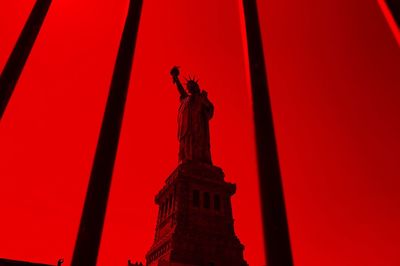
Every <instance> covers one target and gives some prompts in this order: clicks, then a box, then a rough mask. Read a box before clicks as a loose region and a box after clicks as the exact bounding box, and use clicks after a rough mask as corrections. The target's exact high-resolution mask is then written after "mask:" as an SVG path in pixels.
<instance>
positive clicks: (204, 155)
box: [170, 67, 214, 164]
mask: <svg viewBox="0 0 400 266" xmlns="http://www.w3.org/2000/svg"><path fill="white" fill-rule="evenodd" d="M170 73H171V76H172V81H173V83H174V84H175V85H176V87H177V88H178V91H179V94H180V106H179V110H178V140H179V156H178V158H179V163H185V162H202V163H207V164H212V163H211V152H210V130H209V125H208V121H209V120H210V119H211V118H212V116H213V113H214V106H213V104H212V103H211V102H210V101H209V100H208V97H207V92H206V91H204V90H200V87H199V84H198V81H197V80H195V79H192V78H189V79H188V80H187V82H186V90H185V89H184V88H183V86H182V83H181V81H180V80H179V78H178V76H179V69H178V67H173V68H172V69H171V72H170Z"/></svg>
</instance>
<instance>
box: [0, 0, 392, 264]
mask: <svg viewBox="0 0 400 266" xmlns="http://www.w3.org/2000/svg"><path fill="white" fill-rule="evenodd" d="M33 4H34V1H33V0H14V1H2V2H1V3H0V40H1V41H0V68H3V66H4V64H5V62H6V60H7V57H8V55H9V54H10V52H11V50H12V48H13V46H14V44H15V41H16V39H17V38H18V35H19V33H20V31H21V29H22V27H23V24H24V23H25V21H26V19H27V16H28V15H29V12H30V11H31V9H32V6H33ZM127 6H128V1H127V0H123V1H122V0H121V1H100V0H97V1H95V0H90V1H89V0H88V1H78V0H55V1H53V3H52V5H51V7H50V10H49V13H48V15H47V17H46V20H45V22H44V24H43V27H42V30H41V32H40V35H39V36H38V39H37V41H36V43H35V46H34V48H33V50H32V53H31V55H30V57H29V60H28V62H27V64H26V66H25V68H24V71H23V73H22V76H21V78H20V80H19V82H18V85H17V87H16V89H15V92H14V95H13V97H12V98H11V101H10V103H9V105H8V109H7V111H6V113H5V114H4V117H3V119H2V121H1V123H0V177H1V178H0V213H1V219H0V238H1V239H2V241H0V257H6V258H12V259H21V260H29V261H38V262H43V263H53V264H54V263H55V262H56V260H57V259H58V258H59V257H64V258H65V260H66V264H67V265H68V264H69V263H70V259H71V255H72V251H73V247H74V242H75V238H76V233H77V228H78V225H79V219H80V214H81V208H82V205H83V199H84V195H85V192H86V186H87V182H88V178H89V174H90V169H91V163H92V160H93V156H94V150H95V146H96V142H97V136H98V133H99V129H100V123H101V119H102V114H103V111H104V104H105V101H106V97H107V93H108V89H109V84H110V80H111V75H112V70H113V64H114V62H115V57H116V53H117V49H118V45H119V40H120V36H121V33H122V27H123V24H124V20H125V16H126V12H127ZM259 9H260V20H261V26H262V31H263V37H264V48H265V54H266V63H267V71H268V79H269V84H270V91H271V98H272V107H273V112H274V119H275V129H276V134H277V141H278V149H279V156H280V162H281V168H282V175H283V182H284V189H285V197H286V203H287V211H288V219H289V228H290V234H291V241H292V247H293V255H294V260H295V265H296V266H314V265H315V266H320V265H325V266H336V265H351V266H358V265H359V266H364V265H385V266H396V265H399V264H400V257H399V255H398V250H400V230H398V225H399V224H400V212H399V211H398V210H399V206H400V196H399V194H398V190H399V187H400V179H399V177H400V170H399V168H398V167H397V166H398V161H399V159H398V158H399V155H398V151H399V150H400V140H399V136H400V123H399V122H398V120H399V118H398V117H399V115H400V91H399V88H400V76H399V75H398V69H399V68H400V50H399V46H398V44H397V43H396V40H395V38H394V36H393V33H392V31H391V30H390V28H389V26H388V24H387V21H386V19H385V18H384V16H383V14H382V12H381V9H380V8H379V5H378V3H377V1H375V0H369V1H361V0H358V1H345V0H336V1H316V0H304V1H293V0H291V1H288V0H283V1H270V0H268V1H267V0H266V1H259ZM241 34H242V32H241V26H240V16H239V8H238V1H237V0H231V1H228V0H221V1H211V0H208V1H184V0H172V1H145V3H144V6H143V12H142V19H141V23H140V30H139V34H138V40H137V45H136V53H135V58H134V65H133V70H132V78H131V84H130V88H129V93H128V100H127V106H126V111H125V117H124V123H123V128H122V135H121V140H120V147H119V151H118V156H117V161H116V166H115V171H114V177H113V183H112V190H111V194H110V200H109V205H108V210H107V217H106V223H105V228H104V233H103V238H102V243H101V249H100V254H99V263H98V265H99V266H109V265H126V261H127V259H128V258H130V259H132V260H133V261H135V260H142V261H144V254H145V253H146V251H147V250H148V248H149V247H150V245H151V242H152V240H153V237H154V229H155V221H156V213H157V209H156V205H155V204H154V202H153V199H154V195H155V194H156V193H157V192H158V190H159V189H160V188H161V186H162V184H163V182H164V180H165V178H166V177H167V176H168V175H169V173H170V172H172V170H173V169H174V168H175V167H176V164H177V148H178V143H177V140H176V114H177V108H178V93H177V91H176V90H175V88H174V87H173V85H172V83H171V78H170V76H169V69H170V67H171V66H173V65H175V64H177V65H180V66H181V67H182V72H183V73H182V74H183V76H185V75H188V74H192V75H193V74H195V75H196V76H197V77H198V78H199V79H200V86H201V87H202V88H203V89H205V90H207V91H208V93H209V98H210V99H211V100H212V101H213V102H214V104H215V106H216V111H215V117H214V118H213V120H212V121H211V125H210V126H211V145H212V154H213V161H214V163H215V164H216V165H218V166H220V167H222V168H223V169H224V171H225V173H226V179H227V180H228V181H230V182H234V183H236V184H237V193H236V195H235V196H234V197H233V208H234V209H233V211H234V217H235V229H236V232H237V235H238V236H239V238H240V240H241V241H242V243H244V244H245V246H246V250H245V258H246V259H247V261H248V262H249V264H250V265H252V266H253V265H254V266H257V265H260V266H261V265H264V256H263V255H262V250H263V247H262V245H263V244H262V237H261V222H260V212H259V202H258V188H257V176H256V165H255V155H254V143H253V141H254V139H253V128H252V115H251V105H250V97H249V89H248V87H247V82H246V76H245V73H246V71H245V70H246V68H245V58H246V55H245V54H244V50H243V43H242V35H241Z"/></svg>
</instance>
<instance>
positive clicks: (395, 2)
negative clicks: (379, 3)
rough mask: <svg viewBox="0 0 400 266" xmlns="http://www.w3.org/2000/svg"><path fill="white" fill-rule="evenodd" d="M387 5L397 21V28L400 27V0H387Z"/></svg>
mask: <svg viewBox="0 0 400 266" xmlns="http://www.w3.org/2000/svg"><path fill="white" fill-rule="evenodd" d="M385 2H386V4H387V6H388V7H389V9H390V12H391V13H392V16H393V19H394V21H396V24H397V28H400V1H399V0H385Z"/></svg>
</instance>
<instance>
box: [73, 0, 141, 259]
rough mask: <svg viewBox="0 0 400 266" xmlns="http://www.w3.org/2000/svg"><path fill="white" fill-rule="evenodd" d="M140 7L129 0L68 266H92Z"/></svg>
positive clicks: (96, 250)
mask: <svg viewBox="0 0 400 266" xmlns="http://www.w3.org/2000/svg"><path fill="white" fill-rule="evenodd" d="M141 8H142V0H130V2H129V9H128V15H127V18H126V22H125V26H124V30H123V33H122V38H121V42H120V46H119V50H118V55H117V60H116V64H115V67H114V72H113V76H112V81H111V86H110V91H109V95H108V99H107V104H106V109H105V113H104V117H103V122H102V126H101V131H100V136H99V140H98V143H97V148H96V154H95V158H94V162H93V167H92V172H91V175H90V179H89V185H88V190H87V193H86V199H85V203H84V207H83V213H82V217H81V222H80V226H79V232H78V236H77V240H76V243H75V249H74V254H73V257H72V263H71V265H72V266H96V262H97V257H98V252H99V247H100V241H101V235H102V231H103V225H104V219H105V214H106V208H107V201H108V195H109V192H110V186H111V179H112V174H113V169H114V163H115V158H116V154H117V149H118V142H119V136H120V131H121V125H122V119H123V114H124V107H125V102H126V96H127V93H128V87H129V81H130V75H131V70H132V62H133V55H134V52H135V43H136V36H137V32H138V27H139V21H140V13H141Z"/></svg>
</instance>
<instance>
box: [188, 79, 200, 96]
mask: <svg viewBox="0 0 400 266" xmlns="http://www.w3.org/2000/svg"><path fill="white" fill-rule="evenodd" d="M197 82H198V80H195V79H194V78H191V77H189V79H188V80H187V81H186V89H187V91H188V92H189V93H190V94H197V93H200V86H199V84H198V83H197Z"/></svg>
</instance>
